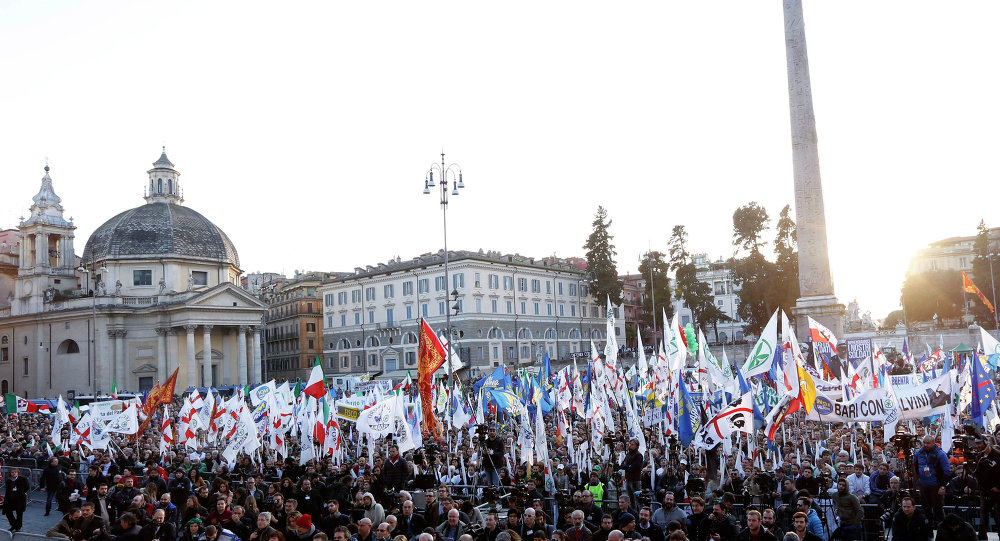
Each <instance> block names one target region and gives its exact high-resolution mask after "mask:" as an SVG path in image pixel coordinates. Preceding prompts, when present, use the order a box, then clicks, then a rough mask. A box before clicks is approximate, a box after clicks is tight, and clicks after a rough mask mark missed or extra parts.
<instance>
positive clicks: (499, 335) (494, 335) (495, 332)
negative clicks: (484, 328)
mask: <svg viewBox="0 0 1000 541" xmlns="http://www.w3.org/2000/svg"><path fill="white" fill-rule="evenodd" d="M487 337H488V338H489V339H490V340H503V329H501V328H500V327H493V328H492V329H490V333H489V335H488V336H487Z"/></svg>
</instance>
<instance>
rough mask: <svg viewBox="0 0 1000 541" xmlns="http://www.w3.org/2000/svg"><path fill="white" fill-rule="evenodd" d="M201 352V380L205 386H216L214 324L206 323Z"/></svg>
mask: <svg viewBox="0 0 1000 541" xmlns="http://www.w3.org/2000/svg"><path fill="white" fill-rule="evenodd" d="M203 329H204V338H203V340H204V341H203V345H202V352H201V380H202V384H203V385H204V386H205V387H214V383H215V382H213V381H212V325H205V326H204V327H203Z"/></svg>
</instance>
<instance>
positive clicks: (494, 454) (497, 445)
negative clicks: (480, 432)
mask: <svg viewBox="0 0 1000 541" xmlns="http://www.w3.org/2000/svg"><path fill="white" fill-rule="evenodd" d="M497 434H498V430H497V427H496V425H490V429H489V430H488V431H487V433H486V442H485V443H484V444H483V447H484V449H485V453H486V454H485V455H484V456H483V460H482V463H483V473H484V474H485V476H486V479H485V482H486V484H487V485H493V486H496V485H499V484H500V474H499V473H498V470H499V469H500V468H501V467H503V465H504V446H503V441H502V440H501V439H500V438H499V437H498V436H497Z"/></svg>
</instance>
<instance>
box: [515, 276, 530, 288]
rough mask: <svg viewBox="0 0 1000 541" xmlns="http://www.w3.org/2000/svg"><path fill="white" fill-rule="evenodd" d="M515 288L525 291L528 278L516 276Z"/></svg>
mask: <svg viewBox="0 0 1000 541" xmlns="http://www.w3.org/2000/svg"><path fill="white" fill-rule="evenodd" d="M517 290H518V291H527V290H528V279H527V278H518V279H517Z"/></svg>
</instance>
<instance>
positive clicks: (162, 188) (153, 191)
mask: <svg viewBox="0 0 1000 541" xmlns="http://www.w3.org/2000/svg"><path fill="white" fill-rule="evenodd" d="M146 173H147V174H149V186H147V187H146V190H145V191H146V196H145V199H146V202H147V203H169V204H171V205H180V204H181V203H183V202H184V193H183V192H182V191H181V185H180V180H179V179H178V177H180V176H181V174H180V173H178V172H177V170H176V169H174V164H173V163H171V162H170V160H169V159H168V158H167V147H163V153H162V154H160V159H158V160H156V161H155V162H153V168H152V169H150V170H149V171H146Z"/></svg>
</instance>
